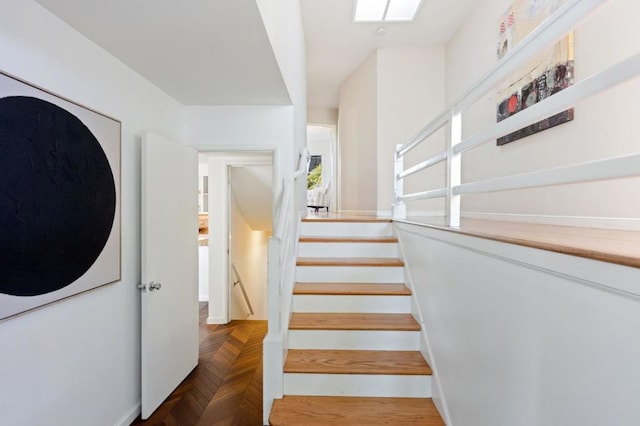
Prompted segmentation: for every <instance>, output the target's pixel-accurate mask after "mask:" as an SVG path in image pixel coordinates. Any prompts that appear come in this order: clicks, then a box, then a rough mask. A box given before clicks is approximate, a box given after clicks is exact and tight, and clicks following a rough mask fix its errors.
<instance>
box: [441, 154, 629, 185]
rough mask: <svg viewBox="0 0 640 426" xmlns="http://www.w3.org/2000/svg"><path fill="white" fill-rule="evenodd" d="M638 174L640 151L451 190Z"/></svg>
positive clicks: (591, 179) (571, 181)
mask: <svg viewBox="0 0 640 426" xmlns="http://www.w3.org/2000/svg"><path fill="white" fill-rule="evenodd" d="M638 175H640V154H632V155H626V156H622V157H613V158H607V159H604V160H596V161H590V162H587V163H581V164H572V165H570V166H563V167H557V168H553V169H545V170H539V171H536V172H530V173H523V174H519V175H511V176H505V177H501V178H496V179H487V180H483V181H478V182H470V183H464V184H462V185H458V186H455V187H454V188H453V193H454V194H457V195H462V194H477V193H482V192H498V191H508V190H512V189H525V188H537V187H541V186H551V185H565V184H571V183H581V182H592V181H598V180H608V179H620V178H626V177H632V176H638Z"/></svg>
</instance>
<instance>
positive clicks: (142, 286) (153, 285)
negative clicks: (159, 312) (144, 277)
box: [138, 281, 162, 292]
mask: <svg viewBox="0 0 640 426" xmlns="http://www.w3.org/2000/svg"><path fill="white" fill-rule="evenodd" d="M138 288H139V289H140V290H142V291H143V292H145V291H147V285H146V284H144V283H142V284H138ZM161 288H162V283H157V282H155V281H151V282H150V283H149V291H155V290H160V289H161Z"/></svg>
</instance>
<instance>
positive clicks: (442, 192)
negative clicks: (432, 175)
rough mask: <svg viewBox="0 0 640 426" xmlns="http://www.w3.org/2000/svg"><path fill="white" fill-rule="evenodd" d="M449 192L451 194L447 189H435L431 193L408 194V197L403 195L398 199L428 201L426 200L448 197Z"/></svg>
mask: <svg viewBox="0 0 640 426" xmlns="http://www.w3.org/2000/svg"><path fill="white" fill-rule="evenodd" d="M447 192H449V191H448V189H447V188H440V189H433V190H431V191H423V192H414V193H412V194H406V195H403V196H401V197H398V198H399V199H400V200H402V201H408V200H426V199H429V198H442V197H446V196H447Z"/></svg>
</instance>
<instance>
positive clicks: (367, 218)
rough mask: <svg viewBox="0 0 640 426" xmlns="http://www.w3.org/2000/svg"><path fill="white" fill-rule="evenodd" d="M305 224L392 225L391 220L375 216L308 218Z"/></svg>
mask: <svg viewBox="0 0 640 426" xmlns="http://www.w3.org/2000/svg"><path fill="white" fill-rule="evenodd" d="M302 221H303V222H311V223H313V222H343V223H391V222H392V220H391V219H390V218H385V217H375V216H340V215H328V216H307V217H303V218H302Z"/></svg>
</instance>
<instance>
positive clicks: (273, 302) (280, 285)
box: [263, 149, 309, 424]
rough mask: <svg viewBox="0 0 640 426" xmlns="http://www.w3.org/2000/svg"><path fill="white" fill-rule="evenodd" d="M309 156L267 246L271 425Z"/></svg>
mask: <svg viewBox="0 0 640 426" xmlns="http://www.w3.org/2000/svg"><path fill="white" fill-rule="evenodd" d="M308 157H309V153H308V151H307V150H306V149H305V150H304V151H303V152H302V153H301V154H300V157H299V158H298V165H297V169H296V171H295V172H294V174H293V177H292V178H291V179H290V180H288V181H285V182H284V185H283V189H282V195H281V197H280V208H279V209H278V216H277V220H276V221H275V223H276V226H275V228H274V229H273V236H272V237H271V238H269V245H268V254H267V255H268V272H267V286H268V302H267V304H268V328H267V336H266V337H265V339H264V346H263V366H264V367H263V417H264V419H263V420H264V422H265V423H264V424H268V414H269V412H270V410H271V405H272V404H273V400H274V399H276V398H282V395H283V387H284V384H283V370H282V368H283V366H284V356H285V352H286V350H287V345H286V330H287V329H288V327H289V316H290V313H291V303H292V295H293V278H294V272H295V251H296V241H297V238H296V232H297V230H298V227H297V226H294V220H297V219H298V218H296V215H295V213H296V211H297V209H295V208H294V207H295V206H294V196H293V195H294V188H295V186H296V183H297V181H298V179H299V178H300V177H302V176H306V173H307V162H308Z"/></svg>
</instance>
